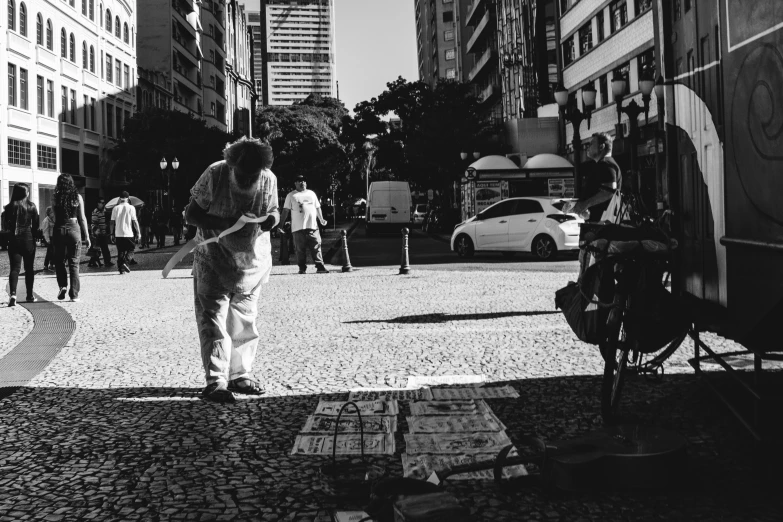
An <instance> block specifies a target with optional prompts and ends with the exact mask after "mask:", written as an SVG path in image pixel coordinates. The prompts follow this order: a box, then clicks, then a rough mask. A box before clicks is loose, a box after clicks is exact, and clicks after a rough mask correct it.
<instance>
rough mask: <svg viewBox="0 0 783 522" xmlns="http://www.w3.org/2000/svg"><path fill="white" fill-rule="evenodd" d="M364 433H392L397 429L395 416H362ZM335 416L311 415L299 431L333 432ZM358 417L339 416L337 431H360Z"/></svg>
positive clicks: (335, 421)
mask: <svg viewBox="0 0 783 522" xmlns="http://www.w3.org/2000/svg"><path fill="white" fill-rule="evenodd" d="M361 419H362V422H361V424H362V426H364V433H394V432H395V431H397V417H364V416H362V418H361ZM336 423H337V417H334V416H319V415H311V416H309V417H308V418H307V421H306V422H305V425H304V427H303V428H302V429H301V430H300V433H334V429H335V426H336ZM359 424H360V423H359V417H357V416H353V417H344V416H343V417H340V427H339V428H338V433H361V427H360V425H359Z"/></svg>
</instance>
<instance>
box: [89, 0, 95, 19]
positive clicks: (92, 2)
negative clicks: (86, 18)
mask: <svg viewBox="0 0 783 522" xmlns="http://www.w3.org/2000/svg"><path fill="white" fill-rule="evenodd" d="M90 20H95V0H90Z"/></svg>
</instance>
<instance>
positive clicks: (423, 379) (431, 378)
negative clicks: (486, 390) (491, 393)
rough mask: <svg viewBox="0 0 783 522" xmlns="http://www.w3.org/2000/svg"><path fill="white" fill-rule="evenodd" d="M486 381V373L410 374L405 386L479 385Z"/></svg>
mask: <svg viewBox="0 0 783 522" xmlns="http://www.w3.org/2000/svg"><path fill="white" fill-rule="evenodd" d="M485 382H487V376H486V375H411V376H410V377H408V384H407V385H406V388H422V387H424V386H447V385H453V384H474V385H477V386H481V385H482V384H483V383H485Z"/></svg>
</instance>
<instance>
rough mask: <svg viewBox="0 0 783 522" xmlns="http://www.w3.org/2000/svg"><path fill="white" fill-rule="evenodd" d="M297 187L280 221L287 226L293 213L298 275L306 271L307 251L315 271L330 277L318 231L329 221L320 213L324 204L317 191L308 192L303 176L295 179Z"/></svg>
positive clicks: (292, 223)
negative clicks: (289, 216) (286, 223)
mask: <svg viewBox="0 0 783 522" xmlns="http://www.w3.org/2000/svg"><path fill="white" fill-rule="evenodd" d="M295 186H296V190H293V191H291V192H289V193H288V195H287V196H286V198H285V204H284V205H283V215H282V216H281V218H280V222H281V223H285V220H286V219H287V218H288V213H289V212H290V213H291V232H293V235H294V248H295V249H296V261H297V264H298V265H299V273H300V274H304V273H305V272H307V250H310V255H311V256H312V258H313V262H314V263H315V268H316V271H317V272H318V273H319V274H328V273H329V270H327V269H326V267H325V266H324V258H323V254H321V234H320V233H319V232H318V223H320V224H321V225H326V220H325V219H324V217H323V214H321V204H320V203H319V202H318V196H316V195H315V192H313V191H312V190H307V180H306V179H305V177H304V176H297V177H296V181H295Z"/></svg>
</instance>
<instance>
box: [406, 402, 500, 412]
mask: <svg viewBox="0 0 783 522" xmlns="http://www.w3.org/2000/svg"><path fill="white" fill-rule="evenodd" d="M491 411H492V410H490V409H489V406H487V403H486V402H484V401H482V400H480V399H479V400H473V399H468V400H465V401H419V402H412V403H411V415H476V414H479V413H488V412H491Z"/></svg>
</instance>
